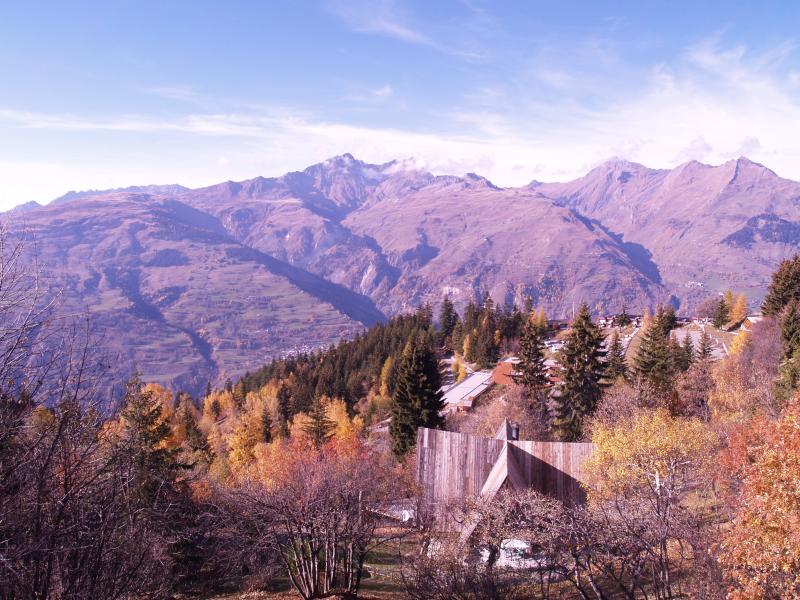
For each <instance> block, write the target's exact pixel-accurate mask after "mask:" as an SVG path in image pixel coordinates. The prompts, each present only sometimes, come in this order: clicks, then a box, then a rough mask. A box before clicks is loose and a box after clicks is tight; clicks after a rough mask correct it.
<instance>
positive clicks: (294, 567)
mask: <svg viewBox="0 0 800 600" xmlns="http://www.w3.org/2000/svg"><path fill="white" fill-rule="evenodd" d="M287 461H289V462H290V465H291V466H290V468H289V469H288V471H287V476H286V477H283V478H280V480H276V481H272V482H265V481H263V480H260V479H258V478H257V477H250V478H247V479H245V480H243V481H241V482H240V483H239V484H237V485H236V486H234V487H233V489H232V490H231V491H228V492H222V501H221V509H222V512H223V513H225V514H227V515H228V519H227V523H228V525H229V526H230V527H233V528H234V530H235V535H236V536H238V538H239V543H240V544H242V545H246V546H247V547H249V548H250V549H257V550H259V551H260V552H261V553H263V554H269V553H277V555H278V556H279V557H280V560H281V562H282V564H283V566H284V568H285V570H286V573H287V574H288V576H289V579H290V580H291V583H292V585H293V587H294V588H295V589H296V590H297V592H298V593H299V594H300V595H301V596H302V597H303V598H305V599H306V600H309V599H311V598H323V597H327V596H331V595H335V594H336V595H343V596H354V595H355V594H356V592H357V591H358V589H359V587H360V585H361V578H362V574H363V570H364V560H365V558H366V556H367V553H368V552H369V551H370V550H371V549H372V548H374V547H375V546H376V545H379V544H381V543H383V542H384V541H385V538H382V537H380V536H379V535H378V526H379V524H380V523H381V521H382V517H381V515H382V514H385V513H390V512H391V503H392V502H393V501H395V500H396V499H397V498H398V496H399V493H398V488H397V482H396V480H395V479H394V478H393V477H392V476H391V475H392V473H391V471H389V470H388V469H387V467H386V465H384V464H381V462H380V461H379V460H377V459H376V457H375V455H374V454H369V453H366V452H365V451H356V452H353V451H352V449H351V450H350V451H346V452H341V451H339V450H337V449H335V448H333V447H332V446H330V445H329V446H325V447H323V448H322V449H320V450H319V451H306V452H298V451H295V452H294V453H292V454H291V456H287Z"/></svg>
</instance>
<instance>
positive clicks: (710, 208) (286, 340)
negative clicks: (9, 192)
mask: <svg viewBox="0 0 800 600" xmlns="http://www.w3.org/2000/svg"><path fill="white" fill-rule="evenodd" d="M67 196H69V195H67ZM62 198H64V197H62ZM7 218H8V219H9V220H10V222H12V223H13V222H18V223H19V224H20V226H24V227H27V228H29V229H31V230H32V231H33V232H34V234H35V236H36V239H37V243H38V244H39V245H40V246H41V250H42V258H44V259H45V260H46V261H49V262H48V264H49V265H50V271H51V276H52V277H51V279H52V285H53V287H54V289H55V288H56V287H58V286H62V288H63V289H64V290H65V292H66V293H65V294H64V298H65V300H64V303H65V305H66V307H67V308H69V309H70V310H72V311H73V312H75V311H78V310H82V309H86V310H89V311H90V312H92V314H94V315H95V317H96V318H97V319H98V320H99V322H100V326H101V327H102V328H103V331H104V332H107V333H109V334H110V337H111V338H113V339H115V343H112V344H110V345H111V346H112V348H111V349H112V350H114V351H120V352H122V353H123V354H124V355H125V358H124V359H123V360H122V363H124V364H126V365H133V364H136V365H138V366H140V367H142V371H143V372H144V374H145V375H148V376H149V377H151V378H152V379H154V380H158V381H162V382H167V383H169V384H170V385H173V386H176V387H179V386H183V387H185V388H187V389H190V390H197V389H199V387H202V386H204V385H205V383H206V381H203V378H204V377H206V376H207V380H209V379H210V380H212V381H213V382H216V383H219V381H220V380H221V379H223V378H227V377H233V376H236V375H240V374H242V373H243V372H244V371H247V370H252V369H253V368H256V367H257V366H258V365H259V364H261V363H262V362H263V361H264V360H266V359H268V358H271V357H276V356H282V355H285V354H286V353H292V352H297V351H303V350H308V349H312V348H314V347H319V346H324V345H327V344H330V343H333V342H335V341H338V340H339V339H340V338H341V337H349V336H352V335H354V334H355V333H357V332H358V331H361V330H363V328H364V327H365V326H369V325H370V324H372V323H375V322H379V321H380V320H381V319H382V318H384V317H385V316H392V315H394V314H398V313H402V312H405V311H409V310H413V309H415V308H417V307H418V306H419V305H421V304H425V303H430V304H437V303H438V302H440V301H441V299H442V298H443V297H444V296H446V295H447V296H450V297H451V299H452V300H453V301H454V302H455V303H456V305H457V306H464V305H465V304H466V303H467V302H469V301H471V300H474V299H475V298H478V297H480V296H481V295H482V294H483V293H484V292H488V293H489V294H490V295H491V296H492V297H493V298H494V300H495V301H496V302H497V303H500V304H505V305H510V304H517V305H518V306H522V305H523V304H524V303H525V301H526V299H527V298H530V299H531V301H532V302H533V303H534V304H535V305H536V306H539V307H543V308H544V309H545V310H546V311H547V313H548V314H549V315H550V316H551V317H565V316H568V315H569V314H570V310H571V306H572V304H573V303H574V302H579V301H582V300H586V301H588V302H590V304H591V307H592V309H593V310H594V311H595V312H597V313H600V312H608V311H617V310H620V309H621V308H623V307H627V308H628V310H629V311H633V312H636V311H641V310H643V309H644V307H645V306H655V305H657V304H662V303H671V304H673V305H675V306H676V307H677V308H678V309H679V310H680V311H683V312H691V311H692V310H693V307H694V306H696V305H697V303H699V302H700V301H702V300H703V299H704V298H705V297H707V296H709V295H714V294H717V293H719V292H720V291H722V290H723V289H725V288H726V287H732V288H734V289H736V290H742V291H745V292H746V293H747V294H748V295H749V297H750V299H751V301H752V302H753V303H754V304H755V303H757V302H759V301H760V298H761V297H762V296H763V293H764V290H765V288H766V284H767V282H768V280H769V274H770V273H771V272H772V270H773V269H774V267H775V265H776V264H777V262H778V261H779V260H780V259H781V258H783V257H785V256H787V255H788V254H790V253H792V252H794V251H796V249H797V248H798V245H800V183H797V182H793V181H791V180H786V179H782V178H780V177H778V176H777V175H776V174H775V173H774V172H773V171H771V170H769V169H768V168H767V167H765V166H763V165H760V164H758V163H755V162H753V161H750V160H748V159H746V158H744V157H742V158H739V159H736V160H732V161H728V162H726V163H723V164H722V165H717V166H712V165H704V164H702V163H699V162H696V161H689V162H686V163H683V164H682V165H679V166H678V167H676V168H675V169H649V168H648V167H645V166H644V165H640V164H638V163H634V162H630V161H625V160H621V159H612V160H610V161H606V162H605V163H603V164H601V165H598V166H597V167H595V168H594V169H592V170H590V171H589V172H588V173H587V174H586V175H584V176H583V177H581V178H578V179H575V180H572V181H569V182H564V183H540V182H532V183H531V184H529V185H527V186H522V187H518V188H513V187H512V188H503V187H499V186H497V185H495V184H493V183H492V182H491V181H489V180H488V179H486V178H484V177H481V176H480V175H477V174H474V173H469V174H466V175H464V176H461V177H459V176H452V175H435V174H433V173H430V172H428V171H425V170H424V169H420V168H418V167H416V166H415V165H414V164H413V163H409V162H407V161H389V162H385V163H380V164H372V163H368V162H364V161H360V160H358V159H356V158H355V157H353V156H352V155H351V154H344V155H340V156H337V157H332V158H331V159H328V160H326V161H323V162H321V163H317V164H315V165H311V166H309V167H307V168H306V169H304V170H302V171H294V172H290V173H286V174H284V175H281V176H278V177H255V178H252V179H248V180H244V181H239V182H234V181H227V182H221V183H218V184H214V185H211V186H206V187H201V188H196V189H188V188H185V187H183V186H132V187H129V188H123V189H117V190H110V191H105V192H103V191H92V192H85V193H83V192H81V193H75V194H74V195H73V196H70V197H69V198H68V199H67V200H63V201H61V202H57V203H55V202H54V203H50V204H48V205H44V206H41V207H33V208H32V209H30V210H27V211H24V212H16V213H7ZM123 342H124V343H125V344H127V346H126V347H125V348H123V347H122V345H123ZM165 352H166V354H167V355H170V356H175V357H177V361H176V363H177V366H174V365H170V364H169V362H168V361H167V362H165V360H164V356H165Z"/></svg>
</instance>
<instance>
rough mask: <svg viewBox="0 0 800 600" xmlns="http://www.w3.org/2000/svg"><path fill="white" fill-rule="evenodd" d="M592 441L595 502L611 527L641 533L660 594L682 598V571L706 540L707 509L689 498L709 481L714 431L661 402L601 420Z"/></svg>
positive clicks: (649, 569) (590, 465)
mask: <svg viewBox="0 0 800 600" xmlns="http://www.w3.org/2000/svg"><path fill="white" fill-rule="evenodd" d="M592 441H593V442H594V443H595V452H594V454H593V455H592V457H591V458H590V459H589V461H588V462H587V463H586V465H585V468H586V472H587V478H588V479H587V480H588V485H589V502H590V505H591V506H592V507H593V510H594V512H595V514H596V515H598V516H602V517H603V520H604V521H606V522H607V523H608V525H609V526H611V527H613V526H614V523H622V524H624V527H623V530H624V531H629V532H636V536H637V537H638V538H639V539H640V541H641V542H642V543H643V544H642V546H640V547H639V551H642V552H644V553H645V555H646V557H647V560H646V561H645V564H646V565H647V566H646V567H645V564H643V565H642V566H643V567H644V568H646V569H647V571H646V572H648V573H649V577H650V582H649V584H650V586H651V590H652V591H653V592H654V595H655V597H657V598H675V597H678V596H679V595H680V594H679V592H678V588H677V587H676V586H677V585H679V582H678V580H677V577H676V576H677V575H678V574H679V573H680V572H681V570H682V569H684V568H685V565H686V563H687V562H689V561H691V560H692V559H694V558H695V556H696V554H698V547H697V545H698V544H699V543H700V541H698V540H697V539H696V537H695V532H696V531H697V530H698V528H699V526H700V522H701V515H700V514H699V513H698V512H696V510H695V509H693V505H692V503H691V501H690V497H691V495H692V494H695V493H698V492H700V491H702V490H703V489H704V488H705V486H707V485H708V482H709V481H710V480H709V476H708V473H709V468H710V467H711V465H712V464H713V461H714V450H715V448H716V445H717V438H716V436H715V434H714V433H713V432H712V431H711V430H710V429H709V428H708V427H706V426H705V425H704V424H703V423H702V422H701V421H699V420H697V419H684V418H675V417H672V416H670V415H669V413H668V412H667V411H665V410H662V409H659V410H656V411H639V412H636V413H634V414H632V415H630V416H628V417H627V418H624V419H622V420H621V421H619V422H617V423H616V424H614V425H605V424H602V423H600V424H598V425H597V426H595V428H594V429H593V431H592ZM692 546H694V548H692ZM634 547H635V545H634ZM709 547H710V545H706V546H705V551H707V550H708V548H709ZM690 548H691V550H690ZM699 554H700V555H702V554H703V552H702V551H701V552H699ZM630 597H633V596H630Z"/></svg>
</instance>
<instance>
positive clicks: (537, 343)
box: [514, 311, 550, 398]
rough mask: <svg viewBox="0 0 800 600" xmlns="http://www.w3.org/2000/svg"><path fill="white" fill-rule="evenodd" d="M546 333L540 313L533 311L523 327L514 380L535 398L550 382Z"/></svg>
mask: <svg viewBox="0 0 800 600" xmlns="http://www.w3.org/2000/svg"><path fill="white" fill-rule="evenodd" d="M544 338H545V335H544V329H543V328H542V326H541V319H540V318H539V315H537V314H536V313H535V312H533V311H531V312H530V313H529V314H528V318H527V319H526V320H525V324H524V325H523V327H522V335H521V336H520V338H519V364H518V365H517V373H516V374H515V376H514V380H515V381H516V382H517V383H519V384H521V385H523V386H525V391H526V392H527V393H528V396H529V397H531V398H535V397H537V396H538V395H539V393H540V392H542V391H543V390H544V389H545V388H546V387H547V386H548V385H549V384H550V378H549V377H548V375H547V367H545V364H544V360H545V358H544V357H545V345H544V341H545V339H544Z"/></svg>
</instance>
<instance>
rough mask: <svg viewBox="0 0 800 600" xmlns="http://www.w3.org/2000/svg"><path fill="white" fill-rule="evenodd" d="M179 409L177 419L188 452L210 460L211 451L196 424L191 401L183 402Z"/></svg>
mask: <svg viewBox="0 0 800 600" xmlns="http://www.w3.org/2000/svg"><path fill="white" fill-rule="evenodd" d="M179 409H180V410H179V414H178V418H179V419H180V424H181V426H182V427H183V430H184V432H185V434H186V445H187V446H188V447H189V450H191V451H192V452H198V453H200V454H201V455H202V456H203V458H205V459H210V458H211V449H210V447H209V445H208V439H207V438H206V436H205V434H204V433H203V432H202V431H201V430H200V427H199V426H198V424H197V418H196V417H195V415H194V410H193V409H192V406H191V400H187V401H184V402H183V403H182V404H181V405H180V407H179Z"/></svg>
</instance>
